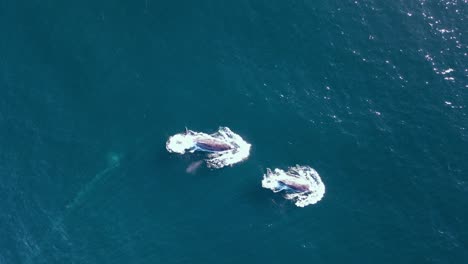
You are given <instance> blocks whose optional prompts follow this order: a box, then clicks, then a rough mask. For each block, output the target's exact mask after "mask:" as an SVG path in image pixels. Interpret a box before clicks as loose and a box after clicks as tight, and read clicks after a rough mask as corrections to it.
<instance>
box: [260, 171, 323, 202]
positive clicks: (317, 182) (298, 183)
mask: <svg viewBox="0 0 468 264" xmlns="http://www.w3.org/2000/svg"><path fill="white" fill-rule="evenodd" d="M262 187H263V188H266V189H270V190H272V191H273V192H275V193H276V192H283V196H284V198H286V199H288V200H293V201H294V202H295V204H296V206H298V207H304V206H307V205H310V204H315V203H317V202H319V201H320V200H321V199H322V198H323V196H324V195H325V185H324V184H323V182H322V179H321V178H320V175H319V174H318V173H317V171H315V170H314V169H312V168H311V167H309V166H299V165H296V166H295V167H290V168H288V171H284V170H281V169H275V170H274V171H272V170H270V169H267V173H266V174H265V175H263V180H262Z"/></svg>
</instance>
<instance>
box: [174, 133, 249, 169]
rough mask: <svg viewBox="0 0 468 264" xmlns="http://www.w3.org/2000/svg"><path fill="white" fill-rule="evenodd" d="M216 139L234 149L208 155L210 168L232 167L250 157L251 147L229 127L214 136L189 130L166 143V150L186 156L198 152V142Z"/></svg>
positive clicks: (207, 160)
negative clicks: (188, 152)
mask: <svg viewBox="0 0 468 264" xmlns="http://www.w3.org/2000/svg"><path fill="white" fill-rule="evenodd" d="M210 138H211V139H213V138H214V139H216V140H221V141H223V142H225V143H227V144H229V145H231V146H234V148H233V149H230V150H226V151H220V152H213V153H209V154H207V159H205V162H206V165H207V166H208V167H209V168H215V169H219V168H222V167H225V166H232V165H234V164H236V163H239V162H241V161H244V160H246V159H247V158H248V157H249V155H250V147H251V145H250V144H249V143H247V142H246V141H245V140H244V139H242V137H241V136H239V135H237V134H236V133H234V132H232V131H231V130H230V129H229V128H228V127H220V128H219V129H218V131H217V132H216V133H214V134H211V135H208V134H205V133H200V132H194V131H191V130H188V131H187V132H185V133H180V134H176V135H174V136H172V137H170V138H169V139H168V141H167V142H166V149H167V151H169V152H174V153H179V154H184V153H185V152H187V151H191V152H193V151H196V150H197V149H196V142H197V140H198V139H210Z"/></svg>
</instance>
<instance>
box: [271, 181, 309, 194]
mask: <svg viewBox="0 0 468 264" xmlns="http://www.w3.org/2000/svg"><path fill="white" fill-rule="evenodd" d="M276 190H277V191H278V192H279V191H285V192H288V193H302V192H309V191H310V186H309V185H308V184H301V183H298V182H295V181H290V180H279V181H278V187H277V189H276Z"/></svg>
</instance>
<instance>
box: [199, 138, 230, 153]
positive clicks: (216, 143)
mask: <svg viewBox="0 0 468 264" xmlns="http://www.w3.org/2000/svg"><path fill="white" fill-rule="evenodd" d="M195 147H196V149H197V150H199V151H205V152H221V151H226V150H231V149H233V148H234V147H233V146H232V145H231V144H228V143H226V142H223V141H221V140H217V139H214V138H198V139H196V140H195Z"/></svg>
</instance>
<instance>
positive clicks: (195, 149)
mask: <svg viewBox="0 0 468 264" xmlns="http://www.w3.org/2000/svg"><path fill="white" fill-rule="evenodd" d="M197 150H198V148H197V146H193V147H191V148H189V149H188V150H187V151H188V152H190V153H194V152H195V151H197Z"/></svg>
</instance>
